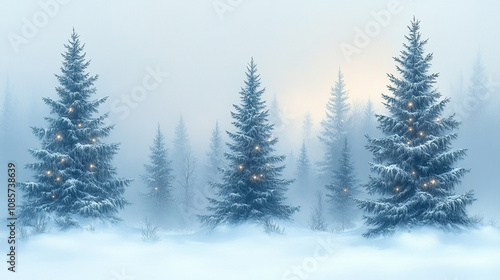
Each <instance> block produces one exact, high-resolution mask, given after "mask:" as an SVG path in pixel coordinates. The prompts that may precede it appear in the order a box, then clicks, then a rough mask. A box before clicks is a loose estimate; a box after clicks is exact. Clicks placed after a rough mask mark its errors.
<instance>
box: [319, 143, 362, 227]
mask: <svg viewBox="0 0 500 280" xmlns="http://www.w3.org/2000/svg"><path fill="white" fill-rule="evenodd" d="M350 152H351V150H350V148H349V142H348V140H347V137H346V138H344V145H343V147H342V153H341V156H340V159H339V162H338V167H337V168H336V169H335V171H334V176H333V182H332V183H330V184H328V185H326V186H325V188H326V189H327V191H328V192H327V194H326V196H327V197H328V203H329V206H330V210H331V213H332V218H333V221H334V222H335V224H336V225H337V226H338V227H339V229H341V230H342V231H344V230H345V229H348V228H351V227H352V226H353V225H354V224H353V221H354V218H355V215H356V210H357V209H356V202H355V201H354V196H355V195H356V194H357V193H358V188H357V186H356V175H355V173H354V164H353V163H352V160H351V154H350Z"/></svg>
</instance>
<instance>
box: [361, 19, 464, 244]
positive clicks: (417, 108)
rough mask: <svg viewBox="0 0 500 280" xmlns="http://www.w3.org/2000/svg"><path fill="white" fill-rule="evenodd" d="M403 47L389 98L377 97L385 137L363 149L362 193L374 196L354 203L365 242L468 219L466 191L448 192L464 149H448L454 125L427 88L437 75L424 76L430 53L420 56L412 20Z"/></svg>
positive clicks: (416, 27)
mask: <svg viewBox="0 0 500 280" xmlns="http://www.w3.org/2000/svg"><path fill="white" fill-rule="evenodd" d="M408 28H409V35H407V36H405V37H406V39H407V40H408V42H407V43H406V44H404V45H403V46H404V50H403V51H402V52H401V54H400V56H399V57H396V58H394V59H395V61H396V62H397V63H398V65H397V70H398V72H399V74H400V77H396V76H394V75H392V74H389V75H388V76H389V79H390V81H391V83H392V85H390V86H389V87H388V89H389V91H390V92H391V93H392V95H385V94H384V95H383V98H384V100H385V103H384V105H385V106H386V108H387V109H388V111H389V112H390V115H388V116H385V115H377V119H378V122H379V128H380V129H381V130H382V132H384V134H385V135H386V136H385V137H383V138H378V139H369V140H368V144H367V149H368V150H369V151H371V152H372V153H373V155H374V162H373V163H371V170H372V172H374V173H376V174H377V175H378V176H374V177H370V180H369V183H368V184H367V186H366V187H367V190H368V192H369V193H370V194H376V195H378V196H379V197H378V198H377V199H376V200H362V201H358V203H359V206H360V207H361V209H362V210H364V211H365V212H366V216H365V219H366V224H367V225H368V226H370V227H371V228H370V229H369V230H368V231H367V232H366V233H365V234H364V236H366V237H370V236H376V235H381V234H382V235H384V234H390V233H392V232H394V231H395V230H396V229H397V228H411V227H415V226H423V225H431V226H438V227H444V228H456V227H461V226H467V225H469V224H470V223H471V220H470V219H469V217H468V216H467V213H466V206H467V205H469V204H471V203H472V202H473V200H474V198H473V194H472V192H471V191H470V192H467V193H466V194H464V195H455V193H454V188H455V185H457V184H458V183H459V182H460V180H461V178H462V177H463V176H464V175H465V174H466V173H467V170H466V169H464V168H461V167H456V166H455V163H456V162H457V161H458V160H460V159H462V158H463V157H464V156H465V150H462V149H460V150H452V149H451V141H452V140H454V139H456V138H457V134H456V133H453V132H452V130H453V129H456V128H457V127H458V125H459V123H458V122H457V121H455V120H454V118H453V116H450V117H441V114H442V111H443V109H444V108H445V106H446V104H447V103H448V102H449V99H448V98H445V99H442V100H441V99H440V98H441V94H440V93H439V92H437V90H436V89H435V88H434V87H433V85H434V83H435V82H436V78H437V77H438V74H430V73H429V68H430V66H431V64H430V62H431V60H432V54H424V46H425V44H426V43H427V40H422V39H421V33H420V31H419V29H420V22H419V21H418V20H416V19H413V21H412V22H411V24H410V26H409V27H408Z"/></svg>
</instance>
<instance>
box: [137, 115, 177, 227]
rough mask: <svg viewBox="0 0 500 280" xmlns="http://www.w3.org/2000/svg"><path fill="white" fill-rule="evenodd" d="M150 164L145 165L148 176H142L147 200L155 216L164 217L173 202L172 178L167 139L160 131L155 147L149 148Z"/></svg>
mask: <svg viewBox="0 0 500 280" xmlns="http://www.w3.org/2000/svg"><path fill="white" fill-rule="evenodd" d="M149 150H150V154H149V159H150V164H145V165H144V167H145V169H146V174H145V175H143V176H142V178H143V180H144V182H145V183H146V192H145V196H146V200H147V203H148V205H150V206H151V208H152V210H153V211H154V213H152V214H153V216H157V217H160V218H162V217H164V216H165V214H166V213H165V212H166V208H167V206H168V205H169V203H170V201H172V188H173V184H172V182H173V181H174V176H172V168H171V167H170V164H171V162H170V161H169V160H168V150H167V148H166V147H165V137H164V136H163V133H162V132H161V130H160V124H158V128H157V130H156V136H155V138H154V140H153V145H152V146H150V147H149Z"/></svg>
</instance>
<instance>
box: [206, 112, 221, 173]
mask: <svg viewBox="0 0 500 280" xmlns="http://www.w3.org/2000/svg"><path fill="white" fill-rule="evenodd" d="M207 156H208V167H207V168H208V170H207V172H208V174H207V175H208V181H209V182H213V181H216V180H217V179H218V177H219V168H222V167H223V164H224V145H223V142H222V136H221V132H220V129H219V122H216V123H215V129H214V130H213V131H212V137H211V138H210V150H209V151H208V153H207Z"/></svg>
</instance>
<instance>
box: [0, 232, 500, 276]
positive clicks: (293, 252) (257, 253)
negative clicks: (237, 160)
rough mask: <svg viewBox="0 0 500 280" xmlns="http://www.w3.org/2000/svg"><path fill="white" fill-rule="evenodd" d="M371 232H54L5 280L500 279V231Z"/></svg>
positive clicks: (33, 245)
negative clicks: (369, 235) (146, 236)
mask: <svg viewBox="0 0 500 280" xmlns="http://www.w3.org/2000/svg"><path fill="white" fill-rule="evenodd" d="M361 233H362V230H361V229H357V230H354V231H350V232H345V233H328V232H312V231H309V230H306V229H298V228H293V227H288V228H287V229H286V234H285V235H267V234H265V233H263V232H262V230H261V229H260V228H256V227H255V226H252V225H247V226H240V227H237V228H219V229H217V230H215V231H213V232H207V231H198V232H194V233H173V232H161V240H160V241H158V242H156V243H147V242H143V241H142V239H141V234H140V229H139V228H134V227H126V226H125V225H122V226H117V227H114V228H104V229H99V228H97V229H96V231H94V232H91V231H86V230H80V231H69V232H57V231H55V230H52V231H50V232H49V233H45V234H42V235H37V236H32V237H30V238H29V239H27V240H24V241H21V242H20V244H19V245H18V247H19V249H18V252H17V255H18V266H17V272H16V273H11V272H8V271H7V265H6V264H5V263H4V264H3V265H2V266H3V267H2V269H1V272H0V279H2V280H7V279H9V280H10V279H12V280H17V279H23V280H44V279H47V280H59V279H61V280H63V279H64V280H78V279H82V280H83V279H85V280H89V279H92V280H101V279H102V280H129V279H137V280H142V279H144V280H146V279H147V280H156V279H162V280H169V279H173V280H181V279H217V280H223V279H228V280H243V279H251V280H260V279H289V280H297V279H419V280H420V279H443V280H444V279H450V280H451V279H481V280H487V279H500V230H499V229H498V228H493V227H482V228H480V229H475V230H471V231H466V232H462V233H460V234H457V233H443V232H440V231H435V230H430V229H422V230H417V231H413V232H411V233H397V234H396V235H394V236H392V237H390V238H380V239H364V238H362V237H361V236H360V235H361ZM0 234H1V236H6V235H7V232H6V231H5V230H2V231H1V232H0ZM2 243H3V244H4V245H2V253H4V252H5V249H6V246H5V244H6V243H5V242H2ZM4 256H5V255H4Z"/></svg>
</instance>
